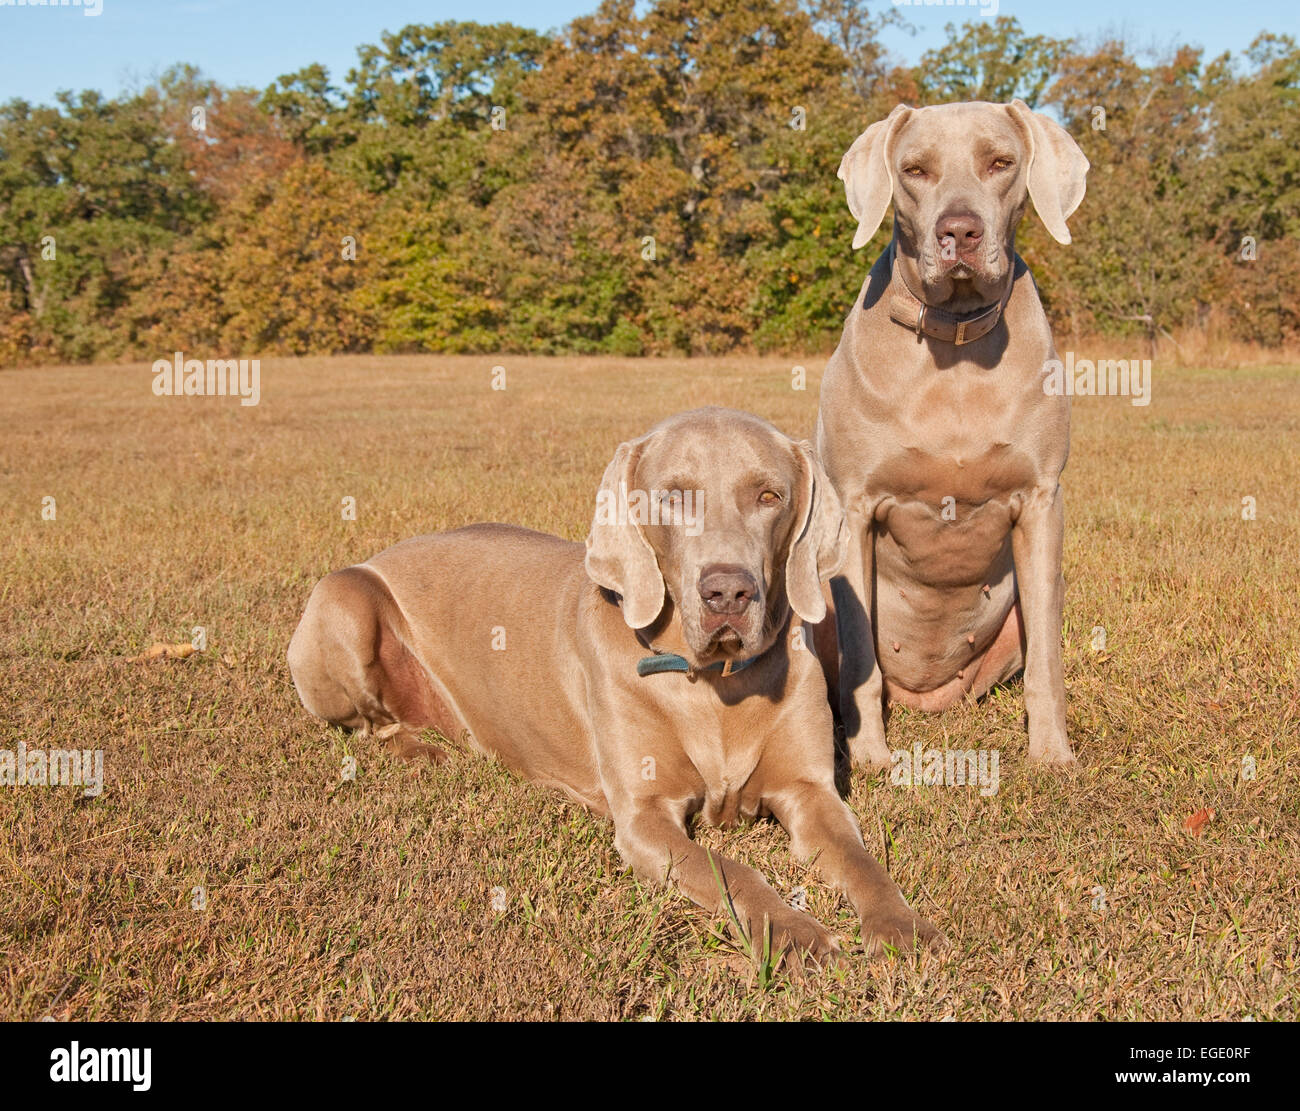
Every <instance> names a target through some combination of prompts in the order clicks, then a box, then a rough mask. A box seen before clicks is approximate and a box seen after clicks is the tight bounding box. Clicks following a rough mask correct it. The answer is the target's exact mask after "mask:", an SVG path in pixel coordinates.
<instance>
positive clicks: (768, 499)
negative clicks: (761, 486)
mask: <svg viewBox="0 0 1300 1111" xmlns="http://www.w3.org/2000/svg"><path fill="white" fill-rule="evenodd" d="M758 504H759V505H780V504H781V495H780V494H778V493H777V492H776V491H775V490H764V491H763V492H762V493H761V494H759V495H758Z"/></svg>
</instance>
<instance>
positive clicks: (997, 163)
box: [989, 158, 1014, 171]
mask: <svg viewBox="0 0 1300 1111" xmlns="http://www.w3.org/2000/svg"><path fill="white" fill-rule="evenodd" d="M1013 165H1014V163H1013V162H1012V161H1011V159H1010V158H995V159H993V162H992V164H991V165H990V166H989V169H990V170H992V171H999V170H1009V169H1011V167H1012V166H1013Z"/></svg>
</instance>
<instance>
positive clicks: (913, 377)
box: [817, 100, 1088, 766]
mask: <svg viewBox="0 0 1300 1111" xmlns="http://www.w3.org/2000/svg"><path fill="white" fill-rule="evenodd" d="M1087 170H1088V160H1087V159H1086V158H1085V157H1084V156H1083V152H1082V151H1080V150H1079V148H1078V146H1077V145H1076V144H1075V142H1074V140H1073V139H1072V138H1071V137H1070V135H1069V133H1068V132H1066V131H1065V130H1064V129H1063V128H1061V127H1059V126H1058V125H1057V124H1055V123H1053V122H1052V121H1051V120H1049V119H1047V118H1046V117H1045V116H1042V115H1039V114H1038V113H1036V112H1032V111H1030V110H1029V108H1028V107H1026V105H1025V104H1024V103H1023V102H1021V101H1019V100H1017V101H1013V102H1012V103H1011V104H982V103H981V104H951V105H941V106H937V107H931V108H921V109H916V110H913V109H911V108H907V107H903V106H899V107H898V108H895V109H894V111H893V112H892V113H891V114H890V116H889V118H888V119H886V120H883V121H881V122H879V123H875V124H872V125H871V127H869V128H868V129H867V130H866V132H865V133H863V134H862V135H861V136H860V137H859V138H858V140H857V141H856V142H855V143H854V144H853V146H852V147H851V148H850V149H849V151H848V153H847V154H846V155H845V156H844V159H843V161H842V162H841V164H840V170H839V176H840V177H841V178H842V179H843V180H844V186H845V191H846V193H847V195H848V202H849V208H850V210H851V211H852V212H853V215H854V216H855V217H856V218H857V220H858V230H857V234H856V235H855V237H854V239H853V246H854V247H855V248H857V247H860V246H862V245H863V244H864V243H866V242H867V241H868V240H869V239H870V238H871V237H872V235H873V234H874V233H875V231H876V228H877V227H879V225H880V221H881V220H882V219H883V218H884V215H885V210H886V209H887V208H888V207H889V203H890V200H891V199H892V200H893V203H894V238H893V241H892V242H891V243H890V245H889V249H888V250H887V251H886V252H885V253H884V254H883V255H882V256H881V257H880V258H879V259H878V260H877V261H876V264H875V265H874V266H873V267H872V269H871V272H870V274H869V275H868V276H867V280H866V283H865V284H864V286H863V289H862V293H861V295H860V297H859V299H858V301H857V303H856V304H855V305H854V306H853V309H852V311H851V312H850V313H849V316H848V319H847V321H846V322H845V325H844V335H843V338H842V339H841V340H840V344H839V347H838V348H836V351H835V354H834V355H833V356H832V357H831V360H830V363H829V364H828V366H827V369H826V374H825V376H824V378H823V379H822V387H821V409H820V418H819V421H818V432H817V447H818V452H819V454H820V456H821V458H822V460H823V462H824V463H825V466H826V470H827V473H828V474H829V475H830V478H831V481H832V483H833V484H834V486H835V489H836V491H837V492H838V493H839V495H840V500H841V501H842V503H843V505H844V509H845V513H846V516H847V519H848V528H849V534H850V547H849V555H848V558H847V560H846V562H845V566H844V571H843V574H842V575H841V576H839V577H838V578H837V579H836V580H835V581H834V583H833V584H832V594H833V598H834V609H835V621H836V626H837V632H838V635H839V643H840V652H841V658H840V667H839V676H838V685H839V695H838V704H839V708H840V713H841V716H842V718H843V724H844V727H845V732H846V734H847V737H848V742H849V748H850V752H851V753H852V756H853V760H854V763H861V764H869V765H873V766H880V765H884V764H887V763H888V762H889V749H888V748H887V746H886V744H885V729H884V719H883V702H882V700H883V699H885V698H887V699H889V700H891V701H894V702H899V703H902V704H903V705H907V706H914V707H919V708H921V709H926V710H942V709H944V708H946V707H948V706H951V705H952V704H953V703H954V702H956V701H957V700H958V699H961V698H975V697H978V696H980V695H982V694H984V693H985V692H986V691H988V690H989V688H990V687H992V686H993V685H994V684H995V683H999V682H1002V681H1003V680H1005V679H1008V678H1010V677H1011V676H1012V675H1014V674H1015V673H1016V672H1018V671H1020V670H1021V669H1022V668H1023V669H1024V673H1025V682H1024V689H1025V709H1026V711H1027V713H1028V717H1029V756H1030V758H1031V759H1034V760H1043V761H1049V762H1053V763H1062V764H1064V763H1071V762H1073V760H1074V755H1073V753H1072V752H1071V750H1070V743H1069V740H1068V738H1067V736H1066V728H1065V684H1064V679H1063V674H1062V664H1061V617H1062V613H1061V610H1062V604H1063V597H1064V582H1063V580H1062V578H1061V546H1062V535H1063V528H1064V515H1063V506H1062V496H1061V488H1060V485H1059V479H1060V475H1061V471H1062V470H1063V469H1064V467H1065V460H1066V456H1067V455H1068V453H1069V442H1070V414H1069V401H1068V398H1066V397H1064V396H1051V395H1050V394H1049V393H1048V392H1047V391H1045V390H1044V382H1043V378H1044V374H1045V370H1046V368H1045V365H1044V364H1045V363H1046V362H1047V361H1048V360H1049V359H1053V358H1055V356H1056V351H1055V348H1054V346H1053V344H1052V336H1051V331H1050V330H1049V328H1048V324H1047V318H1046V316H1045V314H1044V313H1043V307H1042V304H1041V303H1040V301H1039V299H1038V291H1037V289H1036V288H1035V287H1034V282H1033V279H1032V278H1031V277H1030V275H1029V273H1028V271H1027V269H1026V267H1025V264H1024V263H1023V262H1022V261H1021V259H1020V258H1019V256H1017V255H1016V253H1015V234H1016V226H1017V225H1018V224H1019V222H1020V218H1021V216H1022V215H1023V214H1024V211H1025V203H1026V198H1028V199H1029V200H1032V201H1033V203H1034V207H1035V209H1036V210H1037V212H1038V214H1039V216H1040V217H1041V218H1042V220H1043V223H1044V224H1045V225H1046V227H1047V230H1048V231H1049V232H1050V233H1051V234H1052V235H1053V236H1054V237H1055V238H1056V239H1057V240H1058V241H1059V242H1061V243H1068V242H1069V241H1070V233H1069V231H1068V230H1067V228H1066V226H1065V221H1066V218H1067V217H1068V216H1069V215H1070V214H1071V213H1072V212H1073V211H1074V210H1075V209H1076V208H1077V207H1078V205H1079V202H1080V201H1081V200H1082V199H1083V192H1084V177H1085V174H1086V173H1087Z"/></svg>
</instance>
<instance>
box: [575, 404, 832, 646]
mask: <svg viewBox="0 0 1300 1111" xmlns="http://www.w3.org/2000/svg"><path fill="white" fill-rule="evenodd" d="M847 540H848V537H847V531H846V528H845V523H844V514H843V511H842V510H841V508H840V502H839V498H838V497H837V496H836V494H835V491H834V490H833V489H832V487H831V484H830V481H829V480H828V479H827V477H826V473H825V471H823V470H822V467H821V464H820V463H819V462H818V461H817V458H816V456H815V455H814V454H813V452H812V449H811V447H810V445H809V444H807V443H796V442H794V441H792V440H790V439H789V438H788V437H786V436H784V435H782V434H781V433H780V432H778V431H777V430H776V429H775V428H773V427H772V426H771V425H770V424H768V423H767V422H766V421H763V420H760V419H759V418H758V417H755V416H751V415H750V414H748V413H739V412H735V411H733V410H728V409H713V408H710V409H697V410H694V411H692V412H689V413H683V414H680V415H678V416H675V417H670V418H669V419H668V420H665V421H663V422H661V423H660V424H658V425H656V426H655V427H654V428H653V429H651V431H650V432H649V433H647V434H646V435H645V436H643V437H641V438H640V439H638V440H632V441H630V442H628V443H624V444H621V445H620V446H619V448H618V450H617V452H615V454H614V458H613V460H611V462H610V464H609V466H608V467H607V468H606V469H605V476H604V479H603V480H602V482H601V487H600V491H599V492H598V494H597V500H596V515H595V520H594V522H593V524H592V528H591V533H590V535H589V536H588V537H587V557H586V566H587V573H588V575H590V577H591V578H592V579H593V581H595V582H596V583H598V584H599V585H600V586H603V587H605V588H606V589H608V590H611V591H613V592H614V593H615V594H618V595H620V596H621V598H622V607H623V618H624V620H625V621H626V622H627V624H628V625H629V626H630V627H632V628H634V629H645V628H648V627H650V626H652V625H654V624H656V622H658V621H660V620H661V619H662V618H663V617H664V615H665V613H666V612H668V611H671V616H672V617H673V618H675V619H676V620H677V621H678V622H679V623H680V633H681V639H682V640H683V641H684V643H685V645H686V646H687V651H686V652H684V653H683V655H685V656H686V657H687V659H688V661H689V662H690V663H691V664H692V665H693V666H696V667H700V666H706V665H708V664H710V663H714V662H718V661H722V660H728V659H730V660H732V661H734V662H736V663H739V662H742V661H744V660H747V659H752V658H753V657H755V656H758V655H760V654H761V653H763V652H765V651H766V650H767V649H768V648H769V647H771V645H772V643H773V642H774V640H775V638H776V636H777V635H778V633H779V632H780V630H781V628H782V627H783V626H784V624H785V621H786V618H787V617H788V616H789V612H790V610H791V609H793V610H794V612H795V613H796V614H798V615H799V616H800V617H802V618H803V619H805V620H806V621H810V622H816V621H820V620H821V619H822V618H823V617H824V616H825V613H826V607H825V602H824V600H823V597H822V587H821V584H822V581H823V580H824V579H827V578H829V577H830V576H831V575H832V574H834V572H835V571H836V570H838V568H839V565H840V563H841V562H842V560H843V558H844V554H845V548H846V545H847Z"/></svg>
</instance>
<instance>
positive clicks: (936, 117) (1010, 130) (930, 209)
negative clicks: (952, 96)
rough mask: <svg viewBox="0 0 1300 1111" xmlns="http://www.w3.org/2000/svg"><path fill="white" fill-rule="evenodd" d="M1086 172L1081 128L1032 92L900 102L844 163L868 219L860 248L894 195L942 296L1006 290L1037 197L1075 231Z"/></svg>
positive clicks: (1058, 223) (1063, 239) (972, 296)
mask: <svg viewBox="0 0 1300 1111" xmlns="http://www.w3.org/2000/svg"><path fill="white" fill-rule="evenodd" d="M1087 172H1088V160H1087V158H1085V157H1084V154H1083V151H1081V150H1080V149H1079V146H1078V144H1077V143H1075V141H1074V139H1073V138H1072V137H1071V136H1070V133H1069V132H1068V131H1066V130H1065V129H1064V128H1063V127H1061V126H1060V125H1059V124H1056V123H1054V122H1053V121H1052V120H1050V119H1048V118H1047V117H1046V116H1044V115H1042V114H1041V113H1039V112H1034V111H1031V110H1030V108H1029V107H1028V106H1027V105H1026V104H1025V103H1024V102H1023V101H1021V100H1013V101H1012V102H1011V103H1010V104H987V103H984V102H972V103H966V104H941V105H935V106H932V107H928V108H908V107H906V106H905V105H899V106H898V107H897V108H895V109H894V110H893V111H892V112H891V113H890V114H889V116H888V117H887V118H886V119H884V120H881V121H880V122H878V123H874V124H872V125H871V126H870V127H869V128H867V130H866V131H864V132H863V133H862V134H861V135H860V136H858V138H857V140H856V141H855V142H854V144H853V145H852V146H851V147H850V148H849V150H848V153H847V154H845V155H844V158H843V160H842V161H841V162H840V168H839V176H840V178H841V179H842V180H843V182H844V188H845V192H846V194H847V196H848V202H849V210H850V211H851V212H852V213H853V215H854V216H855V217H856V218H857V220H858V230H857V233H856V234H855V235H854V237H853V246H854V248H855V249H856V248H858V247H861V246H863V245H864V244H865V243H866V242H867V241H868V240H870V239H871V237H872V236H873V235H874V234H875V232H876V229H877V228H878V227H879V226H880V222H881V220H883V219H884V217H885V211H886V209H887V208H888V207H889V202H890V200H891V199H892V200H893V202H894V221H895V236H896V237H897V239H898V240H899V241H900V247H901V249H902V251H903V253H904V254H905V255H907V256H908V257H909V258H911V259H914V260H915V261H916V266H917V269H918V271H919V277H920V281H921V284H922V287H923V293H922V299H923V300H924V301H925V302H926V303H927V304H931V305H941V304H945V303H948V302H952V301H965V302H970V303H989V302H991V301H995V300H997V299H998V297H999V296H1000V294H1001V291H1002V289H1003V288H1004V285H1005V282H1006V278H1007V273H1008V271H1009V269H1010V267H1011V264H1012V259H1013V257H1014V252H1015V234H1016V226H1017V225H1018V224H1019V223H1020V218H1021V216H1023V215H1024V211H1025V204H1026V200H1029V201H1032V202H1033V205H1034V209H1035V210H1036V211H1037V212H1038V215H1039V217H1040V218H1041V219H1042V221H1043V224H1044V225H1045V226H1046V227H1047V230H1048V231H1049V232H1050V233H1051V234H1052V236H1053V237H1054V238H1055V239H1056V240H1057V241H1058V242H1060V243H1069V242H1070V232H1069V229H1068V228H1067V227H1066V226H1065V221H1066V220H1067V219H1068V218H1069V216H1070V215H1071V214H1072V213H1073V212H1074V210H1075V209H1076V208H1078V207H1079V203H1080V201H1082V200H1083V193H1084V188H1085V176H1086V175H1087ZM918 292H919V293H921V292H922V291H918Z"/></svg>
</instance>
